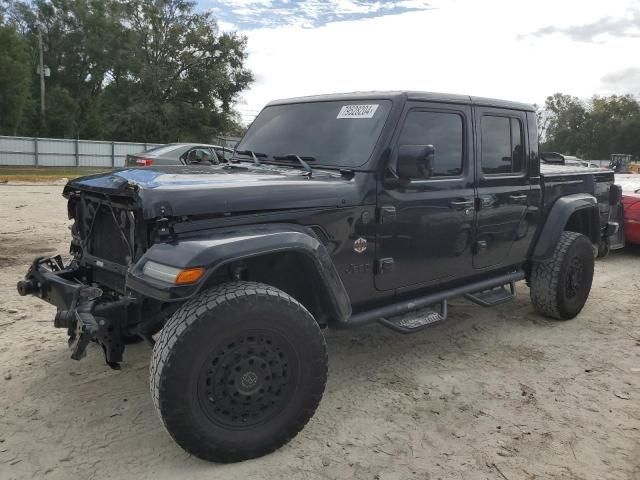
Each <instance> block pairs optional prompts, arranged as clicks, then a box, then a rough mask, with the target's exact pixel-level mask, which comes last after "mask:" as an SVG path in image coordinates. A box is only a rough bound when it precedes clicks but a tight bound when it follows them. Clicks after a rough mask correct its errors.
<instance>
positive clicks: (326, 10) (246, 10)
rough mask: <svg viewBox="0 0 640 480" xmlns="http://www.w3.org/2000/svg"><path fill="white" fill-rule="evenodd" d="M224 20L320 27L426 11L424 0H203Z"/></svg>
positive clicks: (253, 26)
mask: <svg viewBox="0 0 640 480" xmlns="http://www.w3.org/2000/svg"><path fill="white" fill-rule="evenodd" d="M199 3H200V5H201V6H202V7H203V8H207V9H211V10H212V11H213V12H214V13H215V15H216V16H217V17H218V18H219V19H220V20H222V21H223V22H228V23H230V24H233V25H236V26H237V27H238V28H240V29H243V30H251V29H256V28H264V27H267V28H268V27H276V26H282V25H298V26H302V27H305V28H315V27H321V26H323V25H326V24H328V23H332V22H338V21H357V20H362V19H366V18H375V17H383V16H386V15H397V14H401V13H407V12H417V11H422V10H427V9H429V8H431V7H430V5H429V4H428V3H427V2H424V1H420V0H418V1H414V0H393V1H370V0H369V1H368V0H350V1H345V0H326V1H322V0H311V1H310V0H271V1H270V0H254V1H252V0H201V1H200V2H199Z"/></svg>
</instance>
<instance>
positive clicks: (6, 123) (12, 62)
mask: <svg viewBox="0 0 640 480" xmlns="http://www.w3.org/2000/svg"><path fill="white" fill-rule="evenodd" d="M31 67H32V60H31V56H30V54H29V45H28V43H27V42H26V41H25V40H24V38H23V37H22V36H21V35H20V34H19V33H18V32H17V31H16V27H15V26H14V25H11V24H5V23H4V21H3V16H2V12H0V134H2V135H17V134H18V133H19V132H20V131H21V128H22V126H23V124H24V123H25V120H26V119H27V118H28V114H29V109H30V106H31V105H30V102H31Z"/></svg>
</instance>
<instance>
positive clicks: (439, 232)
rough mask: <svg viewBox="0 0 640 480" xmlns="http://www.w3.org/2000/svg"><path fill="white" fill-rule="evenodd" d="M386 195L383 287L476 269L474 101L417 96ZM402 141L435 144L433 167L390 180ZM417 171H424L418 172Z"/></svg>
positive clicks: (380, 231) (382, 206)
mask: <svg viewBox="0 0 640 480" xmlns="http://www.w3.org/2000/svg"><path fill="white" fill-rule="evenodd" d="M403 117H404V118H403V120H402V121H401V123H400V124H401V128H400V129H399V131H398V132H396V135H395V139H394V141H393V142H392V145H394V148H393V149H392V152H391V154H390V161H389V171H390V172H391V173H390V172H387V174H386V178H387V180H386V181H385V180H383V181H381V184H380V194H379V195H378V210H379V219H378V226H377V250H376V255H377V262H378V264H377V270H376V273H377V274H376V277H375V284H376V288H377V289H379V290H389V289H394V288H402V287H408V288H413V287H419V286H421V285H422V284H430V283H433V282H440V281H445V280H446V279H447V278H449V277H453V276H456V277H460V276H464V275H467V274H470V273H472V272H473V266H472V253H471V242H472V233H473V222H474V217H475V210H474V196H475V188H474V168H473V162H472V159H473V155H472V145H473V141H472V140H473V135H472V131H471V124H472V122H471V109H470V107H468V106H464V105H460V106H456V105H451V106H443V105H440V104H430V103H427V102H411V103H409V104H408V105H407V107H406V109H405V112H404V113H403ZM401 145H432V146H433V147H434V150H435V154H434V156H433V168H432V170H431V171H430V172H428V173H425V174H424V176H423V177H421V178H420V177H418V178H412V179H411V181H399V182H395V183H394V182H393V180H391V181H389V180H388V179H389V178H393V174H392V173H393V172H395V171H396V166H397V157H398V150H399V147H400V146H401ZM416 175H419V174H418V173H416Z"/></svg>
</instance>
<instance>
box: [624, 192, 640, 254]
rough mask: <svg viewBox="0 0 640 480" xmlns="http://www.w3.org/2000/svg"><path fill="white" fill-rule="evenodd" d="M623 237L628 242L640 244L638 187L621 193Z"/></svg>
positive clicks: (639, 197) (639, 194)
mask: <svg viewBox="0 0 640 480" xmlns="http://www.w3.org/2000/svg"><path fill="white" fill-rule="evenodd" d="M622 202H623V204H624V237H625V240H626V241H627V242H628V243H635V244H640V189H638V190H636V191H635V192H634V193H625V194H623V195H622Z"/></svg>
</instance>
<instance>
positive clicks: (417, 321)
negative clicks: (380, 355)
mask: <svg viewBox="0 0 640 480" xmlns="http://www.w3.org/2000/svg"><path fill="white" fill-rule="evenodd" d="M425 310H426V309H424V310H416V311H415V312H409V313H405V314H404V315H400V316H396V317H390V318H381V319H380V320H378V321H379V322H380V323H381V324H382V325H384V326H385V327H387V328H390V329H391V330H393V331H395V332H398V333H404V334H407V333H416V332H419V331H420V330H424V329H425V328H427V327H430V326H431V325H433V324H435V323H440V322H444V321H445V320H446V319H447V301H446V300H443V301H442V302H440V311H439V312H438V311H437V310H435V309H434V310H427V311H425Z"/></svg>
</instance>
